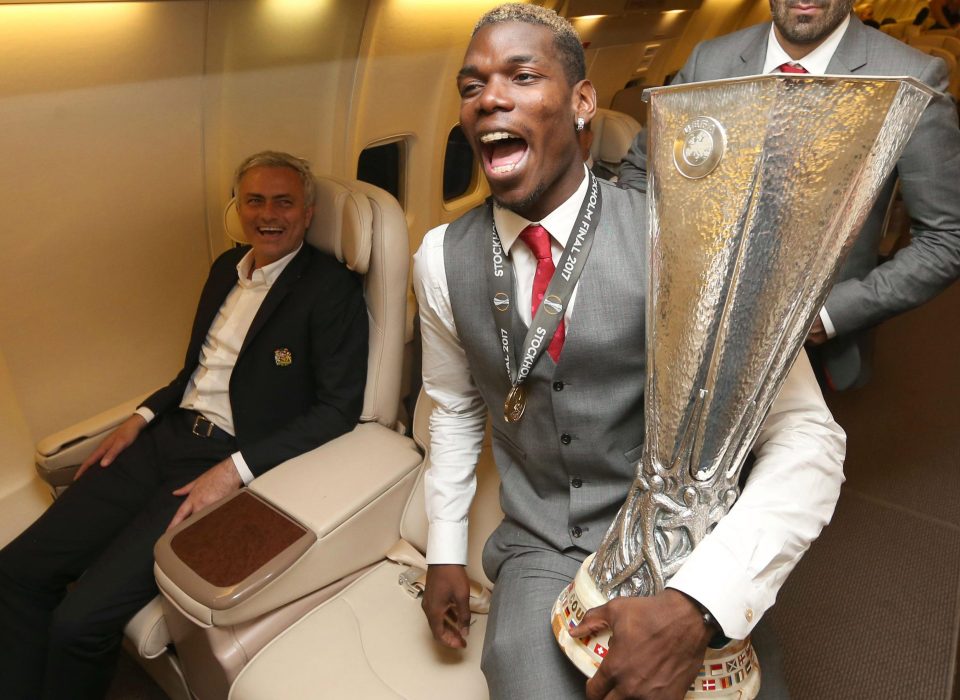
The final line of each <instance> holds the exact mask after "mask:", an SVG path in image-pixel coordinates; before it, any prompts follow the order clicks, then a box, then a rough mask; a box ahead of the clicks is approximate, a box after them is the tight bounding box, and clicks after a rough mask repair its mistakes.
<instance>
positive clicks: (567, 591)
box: [551, 554, 760, 700]
mask: <svg viewBox="0 0 960 700" xmlns="http://www.w3.org/2000/svg"><path fill="white" fill-rule="evenodd" d="M591 561H593V555H592V554H591V555H590V556H589V557H587V559H586V561H584V562H583V564H582V565H581V566H580V569H579V570H578V571H577V575H576V576H575V577H574V579H573V581H571V582H570V585H568V586H567V587H566V588H564V589H563V592H561V593H560V596H559V597H558V598H557V602H556V603H554V605H553V612H552V614H551V625H552V627H553V636H554V637H556V638H557V642H558V643H559V644H560V647H561V648H562V649H563V652H564V653H565V654H566V655H567V657H568V658H569V659H570V660H571V661H572V662H573V664H574V665H575V666H576V667H577V668H578V669H580V672H581V673H583V674H584V675H585V676H587V677H590V678H592V677H593V674H595V673H596V672H597V668H599V666H600V664H601V663H602V662H603V657H605V656H606V655H607V650H608V649H609V647H610V632H609V631H604V632H602V633H600V634H599V635H596V636H594V637H581V638H577V637H572V636H571V635H570V628H571V627H573V626H575V625H577V624H579V623H580V621H581V620H583V616H584V615H586V613H587V610H589V609H590V608H595V607H597V606H598V605H603V604H604V603H606V602H607V599H606V598H605V597H604V596H603V594H602V593H601V592H600V589H598V588H597V585H596V584H595V583H594V582H593V579H592V578H590V573H589V568H590V562H591ZM759 692H760V664H759V663H758V662H757V654H756V652H755V651H754V649H753V645H752V644H751V643H750V638H749V637H747V638H746V639H743V640H731V641H730V642H728V643H727V644H726V645H725V646H723V647H722V648H720V649H713V648H709V647H708V648H707V653H706V655H705V656H704V659H703V666H701V667H700V673H699V674H698V675H697V677H696V678H695V679H694V681H693V684H692V685H691V686H690V689H689V690H688V691H687V694H686V696H685V698H686V699H687V700H696V699H706V698H710V699H711V700H728V699H729V700H753V699H754V698H756V697H757V694H758V693H759Z"/></svg>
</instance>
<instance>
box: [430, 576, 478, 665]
mask: <svg viewBox="0 0 960 700" xmlns="http://www.w3.org/2000/svg"><path fill="white" fill-rule="evenodd" d="M421 607H422V608H423V612H424V613H426V615H427V622H429V623H430V631H431V632H433V637H434V639H436V640H437V641H438V642H440V643H441V644H443V645H444V646H448V647H450V648H451V649H463V648H464V647H466V646H467V639H466V637H467V635H468V634H469V632H470V579H468V578H467V569H466V567H464V566H460V565H459V564H431V565H430V566H428V567H427V586H426V588H425V589H424V591H423V601H422V602H421Z"/></svg>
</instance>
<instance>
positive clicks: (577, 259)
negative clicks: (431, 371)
mask: <svg viewBox="0 0 960 700" xmlns="http://www.w3.org/2000/svg"><path fill="white" fill-rule="evenodd" d="M589 177H590V185H589V187H588V188H587V194H586V196H585V197H584V198H583V204H581V205H580V213H579V214H578V215H577V227H576V228H575V229H574V230H573V231H571V232H570V236H569V237H568V238H567V245H566V246H565V247H564V249H563V254H562V255H561V256H560V260H559V261H558V263H557V270H556V272H554V273H553V277H552V278H551V279H550V284H548V285H547V291H546V294H545V295H544V297H543V301H542V302H541V303H540V308H538V309H537V313H536V315H534V317H533V319H531V321H530V328H529V329H528V330H527V335H526V337H525V338H524V340H523V345H522V347H523V354H522V356H521V357H522V360H521V361H520V366H519V368H518V369H517V371H516V372H514V370H513V363H514V358H513V352H512V351H511V347H512V346H511V337H510V316H509V314H508V313H507V312H508V311H509V309H510V305H511V301H510V299H511V295H512V294H513V291H514V289H513V285H514V282H513V266H512V265H510V264H509V262H508V261H506V259H505V258H504V254H503V245H502V244H501V243H500V234H498V233H497V224H496V222H495V221H494V223H493V226H492V227H491V229H492V235H491V250H492V254H493V256H492V260H493V265H492V266H490V267H489V268H488V270H489V274H488V279H489V282H490V290H491V291H492V292H493V317H494V320H495V321H496V323H497V330H498V331H499V332H500V347H501V349H502V350H503V363H504V366H505V367H506V370H507V379H509V380H510V385H511V386H512V387H513V388H516V387H518V386H520V385H521V384H523V382H524V380H525V379H526V378H527V376H528V375H529V374H530V372H531V371H532V370H533V366H534V365H535V364H536V363H537V360H539V359H540V356H541V355H542V354H543V351H544V350H545V349H546V348H547V346H548V345H550V339H551V338H553V334H554V333H555V332H556V330H557V326H559V325H560V320H561V319H562V318H563V313H564V311H565V310H566V308H567V303H568V302H569V301H570V297H571V296H572V295H573V289H574V287H575V286H576V284H577V280H579V279H580V274H581V273H582V272H583V266H584V265H585V264H586V262H587V258H588V257H589V255H590V249H591V248H592V247H593V237H594V234H595V233H596V231H597V223H598V222H599V221H600V204H601V196H600V186H599V184H598V183H597V178H596V177H595V176H594V174H593V173H590V174H589ZM491 206H492V205H491Z"/></svg>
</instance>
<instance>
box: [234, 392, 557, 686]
mask: <svg viewBox="0 0 960 700" xmlns="http://www.w3.org/2000/svg"><path fill="white" fill-rule="evenodd" d="M431 407H432V405H431V403H430V400H429V399H428V398H427V397H426V395H425V394H422V393H421V395H420V399H419V401H418V403H417V409H416V414H415V418H414V437H415V439H416V440H417V441H418V443H419V444H420V445H421V446H423V447H425V446H426V445H427V444H428V443H427V440H428V419H429V414H430V409H431ZM429 468H430V467H429V455H428V457H427V460H426V461H425V464H424V467H423V469H422V470H421V473H420V475H419V477H418V479H417V485H416V487H415V488H414V490H413V493H412V494H411V495H410V498H409V500H408V501H407V504H406V508H405V509H404V512H403V517H402V520H401V522H400V540H399V541H398V543H397V545H396V546H394V547H393V548H392V549H391V552H390V558H386V557H385V558H383V559H382V560H381V561H380V562H379V563H378V564H376V565H375V566H374V567H373V568H372V569H370V570H369V571H367V572H366V573H364V574H363V575H362V576H360V578H358V579H357V580H356V581H354V582H352V583H351V584H349V585H348V586H347V587H346V588H344V589H343V590H342V591H341V592H339V593H338V594H337V595H335V596H333V597H332V598H330V599H329V600H327V601H325V602H324V603H322V604H320V605H319V606H317V607H316V608H314V609H313V610H311V611H310V612H308V613H307V614H305V615H304V617H303V619H301V620H299V621H298V622H297V623H296V624H294V625H292V626H291V627H290V628H289V629H287V630H286V631H285V632H283V634H281V635H279V636H278V637H277V638H275V639H274V640H273V641H272V642H270V643H269V644H267V645H266V646H265V647H264V648H263V650H262V651H260V653H259V654H257V656H255V657H254V658H253V660H252V661H251V662H250V663H249V664H247V665H246V666H245V667H244V669H243V670H242V671H241V672H240V674H239V676H238V677H237V679H236V682H235V683H234V684H233V687H232V688H231V689H230V695H229V697H230V699H231V700H270V699H272V698H285V700H298V699H300V698H316V697H330V698H335V697H344V698H363V699H364V700H387V699H388V698H389V699H394V698H404V699H405V700H435V699H437V698H456V699H457V700H486V698H487V697H488V693H487V686H486V681H485V680H484V678H483V674H482V673H481V671H480V653H481V649H482V647H483V636H484V633H485V631H486V624H487V619H486V618H487V616H486V615H485V614H482V613H481V614H478V613H477V612H476V611H477V610H484V609H485V605H486V604H487V601H488V599H487V597H486V595H487V592H488V591H489V589H490V588H492V586H491V584H490V582H489V580H488V579H487V578H486V576H484V574H483V571H482V569H481V568H480V555H481V551H482V549H483V544H484V542H485V541H486V539H487V537H488V536H489V535H490V533H491V532H492V531H493V529H494V528H495V527H496V526H497V524H498V523H499V522H500V520H501V519H502V518H503V513H502V511H501V510H500V506H499V498H498V491H499V478H498V476H497V471H496V467H495V466H494V463H493V458H492V454H491V452H490V449H489V440H486V441H485V443H484V449H483V453H482V455H481V458H480V464H479V467H478V471H477V495H476V498H475V499H474V502H473V505H472V507H471V511H470V542H469V548H470V553H469V558H470V563H469V564H468V566H467V573H468V574H469V576H470V578H471V580H472V581H475V582H478V583H479V584H480V585H481V586H483V588H484V589H485V590H478V591H477V595H476V596H475V597H472V598H471V608H472V609H473V610H474V615H473V624H472V626H471V628H470V635H469V638H468V644H467V649H466V650H463V651H455V650H451V649H446V648H444V647H441V646H440V645H438V644H436V643H435V642H434V641H433V638H432V636H431V634H430V630H429V627H428V626H427V621H426V618H425V616H424V614H423V612H422V610H421V609H420V601H419V600H418V599H416V598H415V597H414V596H413V595H411V594H410V593H409V592H408V589H409V588H411V586H413V587H416V584H405V583H403V582H402V581H407V580H411V581H412V580H413V579H416V578H417V575H418V574H419V573H420V571H421V570H422V568H423V567H425V564H424V562H423V552H424V551H425V549H426V544H427V522H426V515H425V512H424V505H423V474H424V472H425V470H426V469H429ZM411 566H413V567H417V569H419V570H417V569H414V570H413V571H411ZM475 586H476V584H475ZM544 624H547V623H546V621H544Z"/></svg>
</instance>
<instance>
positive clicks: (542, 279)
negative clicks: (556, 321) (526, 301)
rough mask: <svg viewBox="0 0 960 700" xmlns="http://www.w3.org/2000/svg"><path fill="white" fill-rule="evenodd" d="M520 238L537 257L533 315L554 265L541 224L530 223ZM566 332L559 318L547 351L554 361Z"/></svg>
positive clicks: (551, 274)
mask: <svg viewBox="0 0 960 700" xmlns="http://www.w3.org/2000/svg"><path fill="white" fill-rule="evenodd" d="M520 240H521V241H523V242H524V243H526V244H527V247H528V248H529V249H530V250H531V252H533V254H534V256H536V258H537V272H536V274H534V276H533V295H532V296H531V299H530V314H531V316H535V315H536V313H537V309H538V308H539V307H540V302H541V301H543V296H544V295H545V294H546V293H547V285H548V284H550V278H551V277H553V273H554V271H556V269H557V268H556V265H554V264H553V256H552V255H551V254H550V234H549V232H548V231H547V229H545V228H544V227H543V226H540V225H539V224H530V225H529V226H527V227H526V228H525V229H523V231H521V232H520ZM565 335H566V333H565V331H564V329H563V319H562V318H561V319H560V325H559V326H557V332H556V333H554V334H553V340H551V341H550V347H548V348H547V352H549V353H550V357H552V358H553V361H554V362H557V361H559V359H560V350H561V349H562V348H563V339H564V337H565Z"/></svg>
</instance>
